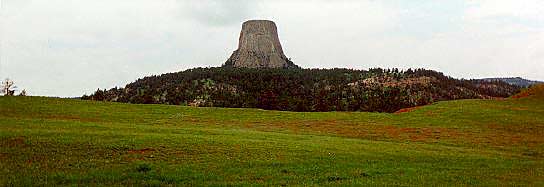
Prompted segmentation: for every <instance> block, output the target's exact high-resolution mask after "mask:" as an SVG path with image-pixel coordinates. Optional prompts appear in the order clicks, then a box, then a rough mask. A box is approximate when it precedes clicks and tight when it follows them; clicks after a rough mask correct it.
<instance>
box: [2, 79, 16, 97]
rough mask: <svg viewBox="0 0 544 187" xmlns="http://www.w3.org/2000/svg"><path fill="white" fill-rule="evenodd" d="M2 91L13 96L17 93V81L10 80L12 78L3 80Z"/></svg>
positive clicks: (5, 94)
mask: <svg viewBox="0 0 544 187" xmlns="http://www.w3.org/2000/svg"><path fill="white" fill-rule="evenodd" d="M1 86H2V93H3V94H4V96H13V95H15V88H17V87H16V86H15V83H14V82H13V81H12V80H10V79H6V80H4V81H3V82H2V85H1Z"/></svg>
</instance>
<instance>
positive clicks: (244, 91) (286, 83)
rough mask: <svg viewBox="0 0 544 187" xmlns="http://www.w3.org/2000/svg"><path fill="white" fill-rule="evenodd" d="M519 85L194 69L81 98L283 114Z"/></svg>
mask: <svg viewBox="0 0 544 187" xmlns="http://www.w3.org/2000/svg"><path fill="white" fill-rule="evenodd" d="M519 90H520V88H519V87H518V86H514V85H510V84H507V83H505V82H502V81H483V80H458V79H454V78H451V77H448V76H445V75H444V74H442V73H440V72H436V71H431V70H424V69H417V70H411V69H409V70H406V71H399V70H398V69H387V70H386V69H380V68H376V69H370V70H369V71H363V70H351V69H250V68H196V69H190V70H186V71H182V72H177V73H168V74H164V75H160V76H150V77H145V78H143V79H139V80H137V81H135V82H133V83H130V84H128V85H127V86H126V87H125V88H113V89H110V90H100V89H99V90H97V91H96V92H95V93H94V94H92V95H90V96H83V97H82V99H87V100H99V101H114V102H126V103H145V104H172V105H191V106H203V107H234V108H262V109H267V110H285V111H377V112H394V111H397V110H399V109H402V108H407V107H414V106H421V105H427V104H430V103H432V102H435V101H443V100H455V99H481V98H493V97H509V96H511V95H513V94H515V93H517V92H519Z"/></svg>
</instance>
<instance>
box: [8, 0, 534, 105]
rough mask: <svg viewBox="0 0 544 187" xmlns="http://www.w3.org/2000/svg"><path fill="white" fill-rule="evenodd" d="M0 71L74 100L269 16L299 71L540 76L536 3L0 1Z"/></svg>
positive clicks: (163, 66)
mask: <svg viewBox="0 0 544 187" xmlns="http://www.w3.org/2000/svg"><path fill="white" fill-rule="evenodd" d="M0 4H1V8H0V44H1V47H0V78H1V79H4V78H6V77H9V78H12V79H13V80H14V81H15V82H16V84H17V85H18V86H19V87H20V88H25V89H27V90H28V91H29V93H30V94H32V95H44V96H81V95H83V94H85V93H87V94H90V93H92V92H93V91H94V90H96V89H97V88H111V87H115V86H119V87H123V86H124V85H125V84H127V83H130V82H132V81H134V80H136V79H138V78H141V77H144V76H147V75H154V74H162V73H168V72H177V71H181V70H185V69H188V68H193V67H211V66H220V65H221V64H222V63H224V61H225V60H226V59H227V58H228V57H229V56H230V55H231V53H232V51H233V50H235V49H236V47H237V40H238V34H239V32H240V29H241V28H240V27H241V24H242V22H244V21H245V20H249V19H269V20H273V21H275V22H276V24H277V25H278V28H279V34H280V40H281V41H282V44H283V47H284V51H285V53H286V55H287V56H288V57H290V58H292V60H293V61H294V62H295V63H296V64H298V65H300V66H302V67H304V68H332V67H345V68H356V69H368V68H371V67H383V68H392V67H398V68H428V69H434V70H438V71H441V72H444V73H445V74H447V75H451V76H453V77H457V78H483V77H511V76H522V77H524V78H528V79H536V80H544V14H542V12H544V1H542V0H440V1H438V0H436V1H431V0H336V1H326V0H275V1H272V0H268V1H259V0H228V1H227V0H0Z"/></svg>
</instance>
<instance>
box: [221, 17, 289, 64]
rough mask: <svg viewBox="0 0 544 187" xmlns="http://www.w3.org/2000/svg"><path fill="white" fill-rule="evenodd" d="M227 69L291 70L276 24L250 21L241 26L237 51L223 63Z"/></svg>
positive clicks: (264, 21) (265, 21)
mask: <svg viewBox="0 0 544 187" xmlns="http://www.w3.org/2000/svg"><path fill="white" fill-rule="evenodd" d="M225 66H227V67H246V68H293V67H297V66H296V65H294V64H293V62H291V61H290V60H289V58H287V57H286V56H285V54H284V53H283V49H282V47H281V43H280V40H279V37H278V30H277V27H276V24H275V23H274V22H272V21H267V20H251V21H247V22H245V23H244V24H243V26H242V32H241V33H240V40H239V43H238V49H237V50H236V51H234V53H233V54H232V55H231V57H230V58H229V59H228V60H227V62H226V63H225Z"/></svg>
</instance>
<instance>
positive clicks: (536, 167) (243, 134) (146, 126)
mask: <svg viewBox="0 0 544 187" xmlns="http://www.w3.org/2000/svg"><path fill="white" fill-rule="evenodd" d="M406 111H407V112H404V113H397V114H385V113H349V112H329V113H295V112H279V111H263V110H257V109H223V108H192V107H180V106H165V105H131V104H122V103H108V102H93V101H80V100H71V99H55V98H39V97H0V185H2V186H4V185H21V186H26V185H77V184H86V185H87V184H91V185H167V184H178V185H183V184H187V185H190V184H203V185H243V184H260V185H291V184H301V185H337V184H347V185H349V184H355V185H357V184H359V185H369V184H373V185H418V186H420V185H423V186H429V185H436V184H446V185H485V186H488V185H493V186H494V185H514V184H516V185H518V184H519V185H534V186H542V185H544V118H543V116H544V99H542V97H536V96H531V95H527V96H524V97H521V98H519V99H504V100H458V101H448V102H439V103H436V104H433V105H430V106H425V107H420V108H414V109H411V110H406Z"/></svg>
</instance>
